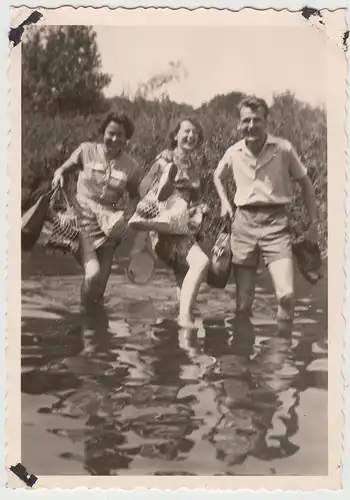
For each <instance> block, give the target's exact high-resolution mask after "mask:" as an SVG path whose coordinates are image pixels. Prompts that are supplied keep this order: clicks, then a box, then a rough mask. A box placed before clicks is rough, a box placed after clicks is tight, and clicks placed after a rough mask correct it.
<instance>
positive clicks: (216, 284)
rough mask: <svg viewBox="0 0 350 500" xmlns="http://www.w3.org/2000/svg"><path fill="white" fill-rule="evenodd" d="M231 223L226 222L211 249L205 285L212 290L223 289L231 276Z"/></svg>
mask: <svg viewBox="0 0 350 500" xmlns="http://www.w3.org/2000/svg"><path fill="white" fill-rule="evenodd" d="M231 267H232V252H231V222H230V221H226V222H225V223H224V225H223V227H222V228H221V230H220V232H219V234H218V236H217V239H216V241H215V243H214V245H213V247H212V249H211V260H210V266H209V270H208V274H207V284H208V285H209V286H211V287H213V288H221V289H222V288H225V287H226V285H227V282H228V280H229V277H230V274H231Z"/></svg>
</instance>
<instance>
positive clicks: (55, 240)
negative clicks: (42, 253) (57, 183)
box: [39, 187, 80, 253]
mask: <svg viewBox="0 0 350 500" xmlns="http://www.w3.org/2000/svg"><path fill="white" fill-rule="evenodd" d="M60 197H61V198H62V200H63V208H61V207H60V208H58V207H57V202H58V200H59V198H60ZM79 236H80V228H79V222H78V217H77V215H76V212H75V210H74V208H73V206H72V205H71V203H70V202H69V200H68V198H67V195H66V193H65V192H64V190H63V189H62V188H60V187H58V188H56V189H55V191H54V192H53V195H52V197H51V200H50V203H49V208H48V217H47V221H46V222H45V223H44V227H43V231H42V235H41V238H40V240H39V243H40V245H41V246H43V247H45V248H48V249H53V250H60V251H62V252H73V253H76V252H77V251H78V248H79V241H80V240H79Z"/></svg>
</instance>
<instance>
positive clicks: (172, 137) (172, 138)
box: [168, 116, 204, 149]
mask: <svg viewBox="0 0 350 500" xmlns="http://www.w3.org/2000/svg"><path fill="white" fill-rule="evenodd" d="M183 122H190V123H192V125H193V126H194V127H195V129H196V130H197V134H198V140H197V144H196V147H198V146H200V145H201V144H202V142H203V138H204V133H203V128H202V125H201V124H200V123H199V121H198V120H197V119H196V118H194V117H193V116H184V117H183V118H180V119H179V120H177V122H176V123H175V125H174V126H173V127H172V129H171V130H170V132H169V135H168V148H169V149H175V148H176V146H177V140H176V136H177V133H178V131H179V130H180V127H181V123H183Z"/></svg>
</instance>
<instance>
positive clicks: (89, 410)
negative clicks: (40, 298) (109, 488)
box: [22, 291, 327, 475]
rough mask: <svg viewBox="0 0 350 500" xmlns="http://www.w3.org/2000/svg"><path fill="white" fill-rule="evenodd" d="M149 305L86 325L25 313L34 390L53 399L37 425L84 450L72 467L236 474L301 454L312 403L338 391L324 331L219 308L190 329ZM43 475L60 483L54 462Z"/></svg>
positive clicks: (27, 365)
mask: <svg viewBox="0 0 350 500" xmlns="http://www.w3.org/2000/svg"><path fill="white" fill-rule="evenodd" d="M36 293H39V292H38V291H36ZM209 293H210V294H211V293H212V292H211V291H210V292H209ZM24 295H26V294H25V292H24ZM139 296H140V294H139ZM139 296H138V299H137V300H136V299H132V300H131V299H130V298H126V299H125V300H124V301H123V302H122V301H118V302H117V303H116V304H113V303H111V304H109V306H108V309H104V308H103V307H100V308H96V309H94V310H93V311H90V314H89V316H88V317H85V318H81V317H80V314H79V313H77V314H74V313H71V314H68V313H67V309H62V310H61V312H59V311H57V310H52V311H51V313H52V315H51V316H50V315H47V317H45V315H44V314H42V315H41V316H40V317H39V316H36V317H33V315H30V314H26V312H24V315H23V316H24V317H23V328H22V330H23V335H22V392H23V393H24V394H30V395H33V396H34V395H36V397H39V395H51V396H52V398H53V399H52V400H51V401H52V402H50V403H47V400H45V403H40V404H38V407H37V410H36V415H37V416H36V420H35V421H34V424H35V425H37V424H38V425H40V418H41V417H40V416H42V418H44V417H45V422H46V424H45V425H46V430H45V432H48V433H50V434H51V435H54V436H56V438H59V439H68V440H69V441H70V442H71V443H72V444H73V448H74V447H75V448H74V449H75V450H76V452H75V451H74V452H72V451H69V452H68V451H64V452H60V453H59V458H60V460H64V461H74V462H78V463H80V464H81V465H82V467H83V468H84V470H85V473H87V474H91V475H116V474H125V473H126V472H127V471H128V470H129V471H130V472H129V473H133V471H134V473H135V474H155V475H159V474H168V475H171V474H175V473H176V474H206V475H209V474H235V467H236V466H237V465H239V464H243V463H244V462H245V461H246V460H247V459H248V457H253V458H255V459H258V460H259V461H268V462H269V461H272V460H277V461H278V460H282V459H285V458H287V457H292V456H293V455H295V454H297V453H299V452H300V440H299V441H298V439H296V438H297V436H298V433H299V418H300V412H299V405H300V398H301V394H302V393H303V392H305V391H307V390H309V389H310V388H313V389H317V390H318V391H323V390H326V389H327V374H326V371H325V366H326V365H325V364H324V363H323V364H322V360H325V361H326V358H327V350H326V345H325V343H324V342H323V341H324V339H323V338H322V337H320V335H319V331H318V334H317V336H315V333H314V332H315V328H314V324H312V323H310V324H306V325H302V328H303V332H302V333H300V332H298V331H297V326H296V327H295V328H296V331H295V332H293V333H292V335H289V336H286V335H285V332H283V333H284V334H283V335H282V334H281V331H280V330H277V331H276V332H274V331H273V329H272V327H271V325H269V324H264V321H261V322H260V325H259V324H255V325H254V326H253V325H252V323H250V322H249V321H245V322H243V321H238V322H234V321H233V320H231V319H230V318H227V314H226V315H223V314H215V307H213V308H212V311H213V312H212V318H208V314H206V319H205V320H204V322H203V323H202V324H200V325H199V326H200V327H199V329H198V330H196V331H193V330H191V331H186V330H183V329H179V327H178V326H177V324H176V323H175V322H173V321H172V320H169V319H159V320H157V313H156V309H157V308H156V305H155V303H154V302H152V300H150V299H148V298H144V299H142V300H140V298H139ZM148 296H152V294H149V295H148ZM209 297H210V295H209V294H208V298H209ZM111 300H113V298H112V299H111ZM209 300H210V298H209ZM315 307H316V306H315ZM318 307H319V306H318ZM27 310H29V308H27V309H26V310H25V311H27ZM63 310H64V313H63V312H62V311H63ZM303 314H304V315H305V318H307V317H308V316H310V308H309V307H308V308H307V310H306V311H303V310H299V311H297V316H298V317H299V318H301V319H302V315H303ZM255 323H259V321H256V322H255ZM265 323H266V322H265ZM296 323H297V322H296ZM322 342H323V343H322ZM315 361H318V362H321V365H320V366H319V368H318V369H314V368H313V369H310V367H311V366H312V365H313V363H314V362H315ZM316 368H317V367H316ZM36 404H37V403H36ZM23 412H24V413H23V419H24V420H25V412H26V408H24V409H23ZM69 421H76V422H77V424H76V425H74V426H71V425H68V422H69ZM47 422H49V424H48V425H47ZM25 432H29V431H28V429H27V428H25ZM324 432H325V435H326V430H325V431H324ZM296 442H298V443H299V444H296ZM307 446H311V443H307ZM53 451H54V450H53ZM49 456H50V455H49V454H48V457H49ZM49 461H50V458H48V462H49ZM37 472H38V473H43V474H45V473H47V474H50V473H51V474H53V473H54V474H59V471H57V470H52V469H50V464H49V463H48V465H47V470H45V471H42V472H41V471H39V470H38V471H37ZM248 473H250V474H255V473H257V471H256V470H250V471H248ZM299 473H300V472H299ZM305 473H306V474H307V467H306V469H305Z"/></svg>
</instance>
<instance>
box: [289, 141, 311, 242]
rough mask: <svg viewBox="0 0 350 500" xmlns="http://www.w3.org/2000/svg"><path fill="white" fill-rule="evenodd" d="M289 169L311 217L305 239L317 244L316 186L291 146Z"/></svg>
mask: <svg viewBox="0 0 350 500" xmlns="http://www.w3.org/2000/svg"><path fill="white" fill-rule="evenodd" d="M289 159H290V161H289V167H290V173H291V175H292V177H294V179H295V180H296V181H297V182H298V183H299V185H300V187H301V190H302V193H303V198H304V202H305V206H306V210H307V213H308V216H309V221H310V225H309V227H308V231H307V233H306V235H305V237H306V238H307V239H309V240H311V241H312V242H314V243H316V242H317V241H318V232H317V204H316V196H315V190H314V186H313V184H312V182H311V179H310V177H309V176H308V174H307V170H306V167H305V166H304V165H303V164H302V162H301V161H300V159H299V157H298V155H297V153H296V151H295V150H294V148H293V147H292V146H291V147H290V151H289Z"/></svg>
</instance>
